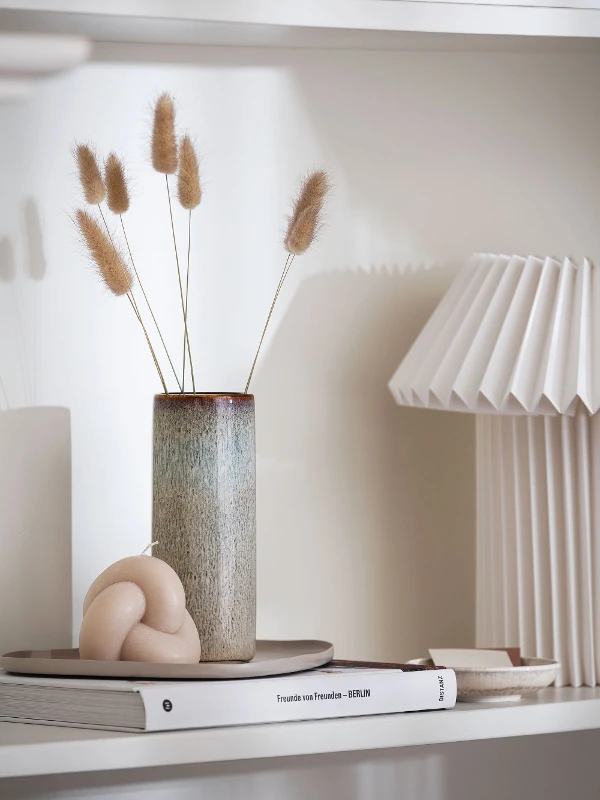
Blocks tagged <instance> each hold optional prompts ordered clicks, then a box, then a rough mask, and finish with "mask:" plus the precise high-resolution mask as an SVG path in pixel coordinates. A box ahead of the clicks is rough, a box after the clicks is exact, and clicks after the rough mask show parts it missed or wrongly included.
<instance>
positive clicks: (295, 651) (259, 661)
mask: <svg viewBox="0 0 600 800" xmlns="http://www.w3.org/2000/svg"><path fill="white" fill-rule="evenodd" d="M332 658H333V645H332V644H330V643H329V642H319V641H312V640H306V641H305V640H298V641H282V642H280V641H271V640H266V639H265V640H259V641H257V642H256V655H255V656H254V658H253V659H252V661H248V662H242V661H221V662H210V661H201V662H200V663H199V664H150V663H145V662H141V661H84V660H82V659H80V658H79V650H20V651H18V652H15V653H7V654H6V655H4V656H2V662H1V665H2V668H3V669H5V670H6V671H7V672H18V673H27V674H31V675H63V676H65V675H78V676H82V677H87V678H150V679H152V680H154V679H156V678H159V679H160V678H163V679H166V680H176V679H182V680H183V679H185V680H232V679H235V678H262V677H265V676H267V675H285V674H287V673H290V672H301V671H302V670H305V669H313V668H314V667H320V666H322V665H323V664H327V662H329V661H331V659H332Z"/></svg>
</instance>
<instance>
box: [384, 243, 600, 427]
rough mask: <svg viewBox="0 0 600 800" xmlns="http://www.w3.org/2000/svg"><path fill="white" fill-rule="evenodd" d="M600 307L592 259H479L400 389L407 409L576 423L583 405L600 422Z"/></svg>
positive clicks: (396, 389) (448, 299) (446, 302)
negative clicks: (563, 417) (561, 417)
mask: <svg viewBox="0 0 600 800" xmlns="http://www.w3.org/2000/svg"><path fill="white" fill-rule="evenodd" d="M599 302H600V272H599V271H598V270H597V269H596V268H595V267H593V265H592V264H591V263H590V262H589V261H588V260H587V259H586V260H584V261H583V262H582V263H581V264H578V263H576V262H574V261H573V260H572V259H570V258H566V259H564V261H562V262H561V261H557V260H556V259H554V258H550V257H547V258H538V257H536V256H527V257H523V256H518V255H513V256H507V255H492V254H476V255H474V256H472V257H471V258H470V259H469V261H468V262H467V263H466V264H465V266H464V267H463V269H462V270H461V271H460V272H459V274H458V275H457V277H456V279H455V281H454V282H453V284H452V285H451V287H450V289H449V290H448V292H447V293H446V294H445V296H444V297H443V299H442V301H441V302H440V304H439V305H438V307H437V308H436V310H435V311H434V312H433V314H432V316H431V317H430V319H429V321H428V322H427V324H426V325H425V327H424V328H423V330H422V332H421V334H420V335H419V337H418V338H417V340H416V341H415V343H414V345H413V346H412V347H411V349H410V350H409V351H408V353H407V354H406V356H405V358H404V360H403V361H402V363H401V364H400V366H399V367H398V369H397V370H396V372H395V374H394V376H393V377H392V379H391V381H390V383H389V386H390V389H391V391H392V393H393V394H394V397H395V398H396V400H397V402H398V403H399V404H400V405H410V406H417V407H421V408H436V409H447V410H456V411H470V412H476V413H483V414H486V413H492V414H494V413H501V414H517V415H520V414H543V415H556V414H567V415H570V416H572V415H573V414H575V412H576V411H577V409H578V408H579V407H580V406H581V405H583V406H584V407H585V408H586V409H587V410H588V412H589V413H590V414H594V413H596V411H598V409H599V408H600V374H595V372H594V370H593V369H592V365H593V364H594V363H595V360H596V359H597V358H598V357H600V320H599V319H596V318H595V316H594V314H593V313H592V312H593V309H594V308H596V307H598V303H599ZM596 316H599V315H596ZM596 372H598V373H600V370H598V371H596Z"/></svg>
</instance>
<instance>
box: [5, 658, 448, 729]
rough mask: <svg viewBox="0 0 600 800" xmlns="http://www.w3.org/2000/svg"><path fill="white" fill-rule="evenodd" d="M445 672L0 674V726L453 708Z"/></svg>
mask: <svg viewBox="0 0 600 800" xmlns="http://www.w3.org/2000/svg"><path fill="white" fill-rule="evenodd" d="M455 703H456V676H455V674H454V672H453V671H452V670H450V669H427V668H415V667H414V666H408V665H385V664H381V665H379V664H366V663H362V662H347V661H345V662H340V661H333V662H331V663H330V664H328V665H327V666H325V667H321V668H320V669H315V670H310V671H308V672H301V673H296V674H294V675H284V676H281V677H276V678H251V679H238V680H226V681H119V680H94V679H89V678H43V677H38V676H30V675H12V674H8V673H5V672H0V720H1V721H10V722H34V723H45V724H50V725H68V726H74V727H90V728H101V729H106V730H124V731H140V732H142V731H167V730H182V729H185V728H213V727H221V726H226V725H252V724H257V723H266V722H290V721H298V720H308V719H328V718H332V717H354V716H364V715H368V714H395V713H398V712H402V711H426V710H432V709H444V708H452V707H453V706H454V705H455Z"/></svg>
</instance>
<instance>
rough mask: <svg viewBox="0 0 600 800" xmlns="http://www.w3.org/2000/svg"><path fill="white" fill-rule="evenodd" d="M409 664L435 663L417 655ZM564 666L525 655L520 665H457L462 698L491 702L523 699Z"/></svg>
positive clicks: (542, 687)
mask: <svg viewBox="0 0 600 800" xmlns="http://www.w3.org/2000/svg"><path fill="white" fill-rule="evenodd" d="M408 663H409V664H427V665H431V664H433V661H432V660H431V659H430V658H415V659H413V660H412V661H409V662H408ZM559 670H560V664H559V662H558V661H550V660H549V659H547V658H522V659H521V666H520V667H457V668H456V669H454V672H455V673H456V685H457V692H458V700H463V701H465V702H467V703H477V702H480V703H489V702H493V701H501V700H507V701H508V700H519V699H520V698H521V695H524V694H531V693H532V692H537V691H539V690H540V689H545V688H546V687H547V686H550V684H551V683H552V682H553V681H554V680H555V678H556V676H557V675H558V672H559Z"/></svg>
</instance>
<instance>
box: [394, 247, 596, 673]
mask: <svg viewBox="0 0 600 800" xmlns="http://www.w3.org/2000/svg"><path fill="white" fill-rule="evenodd" d="M594 310H597V313H596V314H594V313H593V312H594ZM389 385H390V389H391V390H392V393H393V394H394V396H395V398H396V400H397V402H398V403H399V404H401V405H411V406H418V407H421V408H432V409H446V410H456V411H463V412H465V411H466V412H474V413H476V414H477V415H478V417H477V427H476V431H477V435H476V441H477V603H476V623H477V628H476V630H477V633H476V638H477V644H478V645H479V646H483V647H486V646H487V647H490V646H492V647H503V646H510V645H520V646H521V649H522V652H523V654H524V655H526V656H539V657H546V658H555V659H557V660H559V661H560V662H561V664H562V669H561V673H560V675H559V677H558V679H557V685H564V684H571V685H573V686H580V685H582V684H586V685H588V686H594V685H596V683H597V682H600V414H597V412H598V409H599V408H600V271H599V270H598V269H596V268H595V267H594V266H593V265H592V264H591V262H590V261H588V260H583V261H582V262H581V263H579V264H578V263H575V262H574V261H572V260H571V259H568V258H567V259H564V260H563V261H559V260H556V259H554V258H537V257H534V256H528V257H522V256H505V255H489V254H476V255H474V256H473V257H472V258H471V259H470V260H469V261H468V262H467V264H465V266H464V267H463V269H462V270H461V271H460V272H459V274H458V276H457V277H456V279H455V281H454V282H453V284H452V285H451V287H450V289H449V290H448V292H447V293H446V295H445V296H444V297H443V299H442V301H441V302H440V304H439V305H438V307H437V308H436V310H435V311H434V313H433V314H432V316H431V318H430V319H429V321H428V322H427V324H426V326H425V327H424V329H423V331H422V332H421V334H420V335H419V337H418V338H417V340H416V341H415V343H414V345H413V346H412V347H411V349H410V350H409V352H408V354H407V355H406V357H405V358H404V360H403V361H402V363H401V364H400V366H399V367H398V369H397V371H396V373H395V375H394V376H393V378H392V379H391V381H390V384H389Z"/></svg>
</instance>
